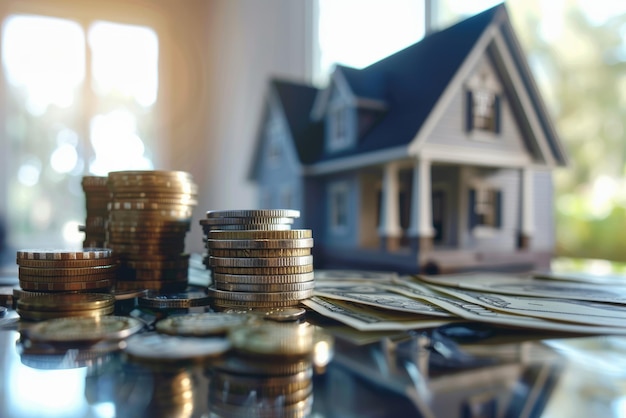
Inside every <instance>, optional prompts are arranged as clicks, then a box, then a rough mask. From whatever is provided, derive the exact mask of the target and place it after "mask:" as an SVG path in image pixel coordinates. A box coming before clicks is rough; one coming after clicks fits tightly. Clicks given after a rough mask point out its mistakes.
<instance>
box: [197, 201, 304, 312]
mask: <svg viewBox="0 0 626 418" xmlns="http://www.w3.org/2000/svg"><path fill="white" fill-rule="evenodd" d="M241 212H242V213H243V214H248V213H254V214H255V215H256V216H254V217H255V218H260V216H258V213H257V212H265V213H269V214H272V216H273V217H275V218H281V217H286V216H285V214H284V212H283V211H282V210H278V209H277V210H266V211H263V210H261V211H241ZM292 212H293V211H292ZM235 213H236V212H233V211H227V215H224V216H225V217H228V218H234V216H233V215H234V214H235ZM272 216H270V215H266V217H268V218H271V217H272ZM242 217H243V216H242ZM255 222H256V220H255ZM312 247H313V238H312V233H311V230H310V229H293V230H292V229H289V230H260V229H256V230H241V231H233V230H210V231H209V232H208V239H207V248H208V250H209V254H210V255H209V265H210V266H211V269H212V277H213V283H212V285H211V286H210V287H209V295H210V296H212V297H213V302H214V305H215V307H216V308H278V307H285V306H294V305H298V304H299V303H300V301H301V300H303V299H307V298H309V297H311V296H312V294H313V288H314V286H315V282H314V276H313V256H312V255H311V248H312Z"/></svg>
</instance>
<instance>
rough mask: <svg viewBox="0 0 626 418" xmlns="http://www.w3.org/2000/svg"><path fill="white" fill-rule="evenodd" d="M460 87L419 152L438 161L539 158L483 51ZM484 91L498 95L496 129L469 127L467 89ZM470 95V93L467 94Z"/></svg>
mask: <svg viewBox="0 0 626 418" xmlns="http://www.w3.org/2000/svg"><path fill="white" fill-rule="evenodd" d="M459 84H460V86H459V87H457V88H456V89H455V90H454V92H453V95H452V97H451V99H450V100H449V101H448V103H447V104H446V106H445V107H443V108H441V109H439V110H438V113H439V114H435V115H433V116H432V117H435V118H437V121H436V122H435V124H434V126H433V128H432V130H431V132H430V133H429V134H428V136H427V137H426V138H425V139H424V144H423V145H422V148H421V151H420V154H422V155H431V156H433V157H435V158H437V159H438V160H442V159H443V160H449V161H463V160H465V159H467V158H472V159H473V160H475V161H478V160H479V159H480V156H484V158H488V159H490V160H491V161H493V163H494V164H503V163H505V162H506V164H507V165H522V164H527V163H528V162H530V161H533V160H534V161H539V160H540V156H538V155H537V154H534V153H533V152H532V150H531V149H530V147H529V145H528V143H527V141H526V140H525V139H524V135H523V133H522V130H521V129H520V126H519V124H518V119H517V118H516V116H515V115H514V112H513V109H512V108H511V105H510V100H509V96H508V93H507V90H506V88H505V86H504V84H503V82H502V80H501V77H500V75H499V73H498V71H497V70H496V68H495V66H494V63H493V62H492V61H491V59H490V58H489V56H488V55H487V54H483V55H482V56H481V57H480V58H479V59H478V60H477V61H476V62H475V63H474V65H473V67H472V68H471V69H470V71H469V72H468V74H467V75H466V76H465V78H464V80H463V82H462V83H459ZM481 90H486V91H489V92H492V93H493V94H494V95H495V97H497V98H498V115H497V116H498V131H497V132H491V131H488V130H483V129H468V127H467V122H468V119H470V120H471V114H468V107H469V106H471V103H470V102H469V100H468V94H467V93H468V92H474V93H476V92H478V91H481ZM470 97H471V96H470Z"/></svg>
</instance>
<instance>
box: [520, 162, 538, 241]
mask: <svg viewBox="0 0 626 418" xmlns="http://www.w3.org/2000/svg"><path fill="white" fill-rule="evenodd" d="M521 171H522V219H521V225H520V235H519V245H518V247H519V248H521V249H528V248H530V240H531V239H532V236H533V234H534V232H535V216H534V215H535V214H534V209H535V202H534V195H535V191H534V185H533V174H534V173H533V170H532V168H530V167H524V168H522V170H521Z"/></svg>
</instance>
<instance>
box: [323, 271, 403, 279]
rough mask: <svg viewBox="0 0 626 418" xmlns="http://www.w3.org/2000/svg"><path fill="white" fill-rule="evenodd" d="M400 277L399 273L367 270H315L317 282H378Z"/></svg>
mask: <svg viewBox="0 0 626 418" xmlns="http://www.w3.org/2000/svg"><path fill="white" fill-rule="evenodd" d="M397 277H398V274H397V273H394V272H388V271H366V270H319V269H315V280H329V281H343V280H347V281H360V280H366V281H367V280H378V281H390V280H393V279H396V278H397Z"/></svg>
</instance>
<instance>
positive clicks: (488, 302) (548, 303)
mask: <svg viewBox="0 0 626 418" xmlns="http://www.w3.org/2000/svg"><path fill="white" fill-rule="evenodd" d="M432 288H433V289H435V290H437V291H439V292H443V293H445V294H447V295H449V296H453V297H455V298H458V299H462V300H464V301H466V302H471V303H475V304H477V305H481V306H484V307H487V308H490V309H493V310H496V311H502V312H508V313H511V314H517V315H527V316H535V317H538V318H545V319H552V320H555V321H566V322H574V323H578V324H587V325H599V326H614V327H626V306H622V305H615V304H608V303H594V302H587V301H580V300H565V299H563V300H556V299H548V298H531V297H526V296H515V295H499V294H494V293H483V292H474V291H471V290H465V289H453V288H449V287H448V288H446V287H443V286H432Z"/></svg>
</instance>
